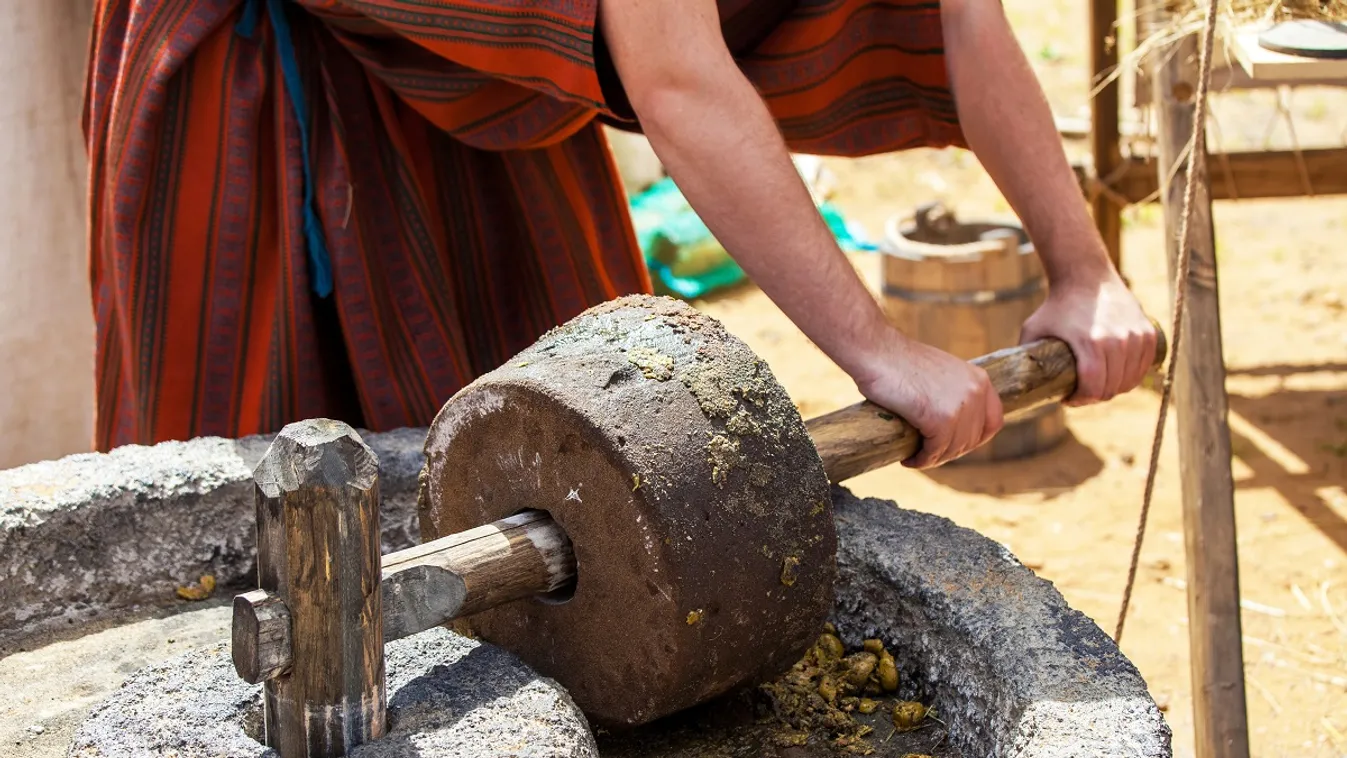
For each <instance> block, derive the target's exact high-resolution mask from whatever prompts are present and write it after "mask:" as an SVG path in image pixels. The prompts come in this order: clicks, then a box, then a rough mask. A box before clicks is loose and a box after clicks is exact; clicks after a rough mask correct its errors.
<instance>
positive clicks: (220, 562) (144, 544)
mask: <svg viewBox="0 0 1347 758" xmlns="http://www.w3.org/2000/svg"><path fill="white" fill-rule="evenodd" d="M361 437H362V439H364V440H365V442H366V443H367V444H368V445H369V446H370V448H371V449H373V450H374V452H375V454H376V455H377V456H378V457H379V470H380V489H381V493H382V497H383V503H382V506H381V511H382V514H381V520H382V528H383V543H384V545H383V549H384V552H388V551H390V550H396V549H400V548H403V547H408V546H410V545H413V544H416V543H418V542H420V534H419V531H418V527H417V517H416V479H417V475H418V474H419V473H420V470H421V466H422V465H423V463H424V461H425V458H424V455H423V453H422V445H423V444H424V442H425V430H424V429H400V430H397V431H393V432H387V433H382V434H372V433H365V432H362V433H361ZM270 443H271V437H269V436H266V437H247V438H244V439H240V440H227V439H222V438H218V437H202V438H198V439H194V440H190V441H187V442H164V443H160V444H158V445H153V446H142V445H128V446H126V447H121V448H117V449H115V450H113V451H112V452H110V453H106V454H103V453H88V454H80V455H72V456H67V457H65V458H61V459H58V460H54V461H43V462H41V463H34V464H30V465H27V466H21V467H19V468H14V469H9V470H7V471H0V639H4V638H6V637H11V636H17V635H21V634H26V633H30V632H34V631H41V630H43V629H50V628H54V627H56V626H65V625H67V624H70V623H75V622H81V621H86V620H89V619H94V618H97V617H100V616H102V615H104V614H106V613H107V612H110V611H116V610H119V609H124V608H129V607H132V606H136V605H141V604H156V603H166V602H175V595H174V592H175V589H176V588H177V587H178V586H181V585H187V584H191V583H193V582H196V581H197V580H198V579H199V578H200V577H201V576H202V575H203V574H210V575H212V576H214V577H215V579H216V582H217V584H218V585H220V586H229V585H234V584H238V583H240V582H243V583H246V584H251V579H252V577H251V576H250V574H251V572H252V570H253V567H254V565H255V560H254V556H255V547H256V541H257V540H256V536H255V532H254V526H255V523H256V519H255V515H254V514H255V510H254V505H253V479H252V472H253V468H254V467H255V466H256V465H257V462H258V461H259V460H261V458H262V455H263V453H265V452H266V450H267V446H268V445H269V444H270Z"/></svg>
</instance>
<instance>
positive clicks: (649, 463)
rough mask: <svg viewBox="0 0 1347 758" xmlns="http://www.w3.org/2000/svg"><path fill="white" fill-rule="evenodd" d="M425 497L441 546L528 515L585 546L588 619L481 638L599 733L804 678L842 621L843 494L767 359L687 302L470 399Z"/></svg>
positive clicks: (618, 326) (555, 348)
mask: <svg viewBox="0 0 1347 758" xmlns="http://www.w3.org/2000/svg"><path fill="white" fill-rule="evenodd" d="M423 493H424V497H422V498H421V501H420V518H421V525H422V530H423V532H424V534H425V536H426V538H427V539H429V538H432V537H434V538H438V537H444V536H446V535H449V534H454V533H458V532H463V531H465V530H468V529H472V528H473V527H476V526H478V525H480V524H485V523H490V522H491V521H494V520H496V519H499V518H504V517H506V516H509V515H511V514H513V513H515V512H517V511H518V510H519V509H520V508H521V507H523V506H527V507H530V508H538V509H542V510H546V511H547V512H548V513H550V514H551V516H552V518H553V519H554V520H555V521H556V522H557V524H559V525H560V526H561V528H562V529H564V530H565V531H566V533H567V534H568V535H569V536H570V538H571V542H572V543H573V545H574V548H575V560H576V566H577V582H576V587H575V592H574V595H573V597H572V598H571V599H570V600H569V602H566V603H564V604H556V603H510V604H507V605H502V606H499V607H497V608H492V609H489V610H486V611H484V612H482V613H479V614H476V615H475V616H473V617H472V618H471V619H470V621H471V624H472V630H473V631H474V632H476V633H477V635H478V636H480V637H481V638H482V639H484V640H488V641H490V642H492V643H494V644H497V645H500V646H501V647H504V648H506V649H507V650H510V651H513V652H514V653H516V654H518V655H519V657H520V658H522V659H523V660H524V661H525V662H527V663H528V664H529V665H530V666H532V667H533V668H535V669H537V670H538V671H539V672H541V673H543V674H545V675H547V676H551V677H554V678H556V679H557V680H558V681H560V682H561V683H562V684H563V685H565V687H566V688H567V689H568V690H569V691H570V693H571V694H572V695H573V696H574V697H575V701H576V702H577V703H579V704H580V706H581V707H582V708H584V709H585V713H586V714H588V715H589V718H590V720H591V721H592V722H593V723H594V724H595V725H596V726H602V727H610V728H626V727H629V726H635V725H639V724H645V723H649V722H650V721H653V720H655V719H657V718H659V717H661V716H665V715H668V714H670V713H674V712H677V711H679V710H682V709H684V708H687V707H689V706H692V705H695V704H697V703H701V702H704V701H706V700H708V699H711V698H713V697H715V696H717V695H721V694H723V693H725V692H728V691H730V690H731V689H733V688H735V687H737V686H739V685H740V684H742V683H743V682H745V681H750V680H752V679H755V678H763V677H765V676H768V675H770V674H771V673H773V672H776V671H779V670H781V669H782V668H787V667H789V666H790V665H791V664H792V663H794V662H795V661H796V660H798V659H799V657H800V656H801V655H802V654H803V653H804V651H805V650H806V649H808V647H809V646H810V645H811V644H813V642H814V639H815V638H816V637H817V635H818V630H819V629H820V628H821V627H822V625H823V621H824V619H825V618H826V617H827V614H828V611H829V609H831V607H832V583H833V579H834V577H835V569H834V560H835V557H836V554H837V546H836V541H835V535H834V533H833V529H832V516H831V513H830V508H829V505H830V501H829V498H828V477H827V475H826V474H825V473H824V471H823V464H822V461H820V460H819V454H818V452H817V450H815V448H814V445H813V442H812V441H811V440H810V438H809V433H808V431H807V430H806V428H805V425H804V422H803V420H801V418H800V415H799V412H798V411H797V410H796V408H795V406H794V404H793V403H791V401H790V397H789V396H788V395H787V394H786V391H785V389H784V388H782V387H781V385H780V384H779V383H778V382H777V381H776V378H775V377H774V376H773V374H772V373H771V370H770V369H769V368H768V367H767V365H766V364H765V363H763V362H762V361H761V360H760V359H758V358H757V357H756V356H755V355H754V354H753V352H752V351H751V350H750V349H749V348H748V346H747V345H745V344H744V343H743V342H742V341H740V340H739V339H738V338H736V337H735V336H734V335H732V334H730V333H729V332H728V331H727V330H726V329H725V328H724V326H723V325H721V324H720V323H719V322H717V321H715V320H714V319H711V318H709V317H707V316H705V315H704V314H702V313H700V312H698V311H697V310H695V309H694V308H692V307H691V306H689V305H687V304H686V303H683V302H680V301H677V300H674V299H672V298H661V297H649V296H631V297H624V298H619V299H617V300H613V301H610V302H606V303H604V304H602V305H598V306H595V307H594V308H590V309H589V310H587V311H585V312H584V313H582V314H580V315H579V316H577V317H575V318H574V319H572V320H570V321H568V322H566V323H565V324H563V325H561V326H559V327H557V328H556V329H553V330H551V331H549V332H548V333H547V334H545V335H543V336H542V337H541V338H540V339H539V340H538V341H537V342H536V343H534V344H533V345H532V346H530V347H529V348H528V349H527V350H525V351H523V352H521V353H519V354H518V355H516V356H514V357H513V358H512V359H511V360H510V361H509V362H508V363H506V364H504V365H502V366H501V367H500V368H498V369H495V370H494V371H492V372H490V373H489V374H486V375H484V376H482V377H480V378H479V379H477V380H476V381H474V382H473V383H472V384H470V385H468V386H467V387H465V388H464V389H463V390H462V391H460V392H459V393H458V394H457V395H455V396H454V398H453V399H452V400H451V401H450V402H449V403H447V404H446V405H445V406H444V408H443V409H442V410H441V411H440V413H439V415H438V416H436V418H435V420H434V422H433V423H432V424H431V426H430V431H429V432H428V436H427V440H426V474H425V477H424V479H423ZM617 640H621V643H620V644H616V641H617ZM750 651H751V652H750Z"/></svg>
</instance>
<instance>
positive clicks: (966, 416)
mask: <svg viewBox="0 0 1347 758" xmlns="http://www.w3.org/2000/svg"><path fill="white" fill-rule="evenodd" d="M888 336H889V337H890V339H888V340H885V341H886V342H887V343H888V344H886V345H884V346H881V347H880V349H878V350H876V352H875V354H874V360H873V361H872V362H871V363H870V367H869V368H868V369H867V370H866V372H865V373H864V375H862V376H859V377H857V382H856V386H857V387H858V388H859V389H860V391H861V394H863V395H864V396H865V398H866V399H867V400H869V401H870V402H872V403H875V404H876V405H879V406H882V407H884V408H887V409H889V410H891V411H893V412H894V413H896V414H898V415H899V416H901V417H902V418H903V419H905V420H906V421H908V423H910V424H912V425H913V426H914V427H916V428H917V431H919V432H921V435H922V444H921V448H920V449H919V450H918V451H917V453H916V454H915V455H913V456H912V457H911V458H909V459H908V460H906V461H903V465H904V466H907V467H908V468H916V469H927V468H933V467H935V466H939V465H941V464H944V463H948V462H949V461H952V460H954V459H956V458H959V457H961V456H963V455H966V454H968V453H970V452H972V451H973V450H976V449H977V448H978V447H980V446H982V445H983V444H985V443H986V442H987V441H988V440H990V439H991V438H992V437H993V436H995V434H996V433H997V432H999V431H1000V430H1001V427H1002V425H1003V423H1004V419H1003V418H1002V408H1001V398H1000V397H998V396H997V394H996V390H995V389H994V388H993V387H992V383H991V379H990V378H989V377H988V376H987V372H986V371H984V370H982V369H981V368H979V367H978V366H975V365H973V364H972V363H969V362H967V361H963V360H960V359H959V358H956V357H954V356H953V355H950V354H949V353H946V352H944V351H942V350H938V349H936V348H934V347H931V346H929V345H923V344H921V343H919V342H916V341H914V340H911V339H908V338H906V337H903V336H902V335H901V334H899V333H898V332H897V331H896V330H894V331H893V332H892V333H891V334H890V335H888Z"/></svg>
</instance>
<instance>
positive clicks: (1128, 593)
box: [1113, 0, 1220, 644]
mask: <svg viewBox="0 0 1347 758" xmlns="http://www.w3.org/2000/svg"><path fill="white" fill-rule="evenodd" d="M1219 3H1220V0H1209V2H1208V4H1207V18H1206V23H1205V24H1204V25H1203V29H1202V51H1201V57H1200V58H1199V59H1198V81H1197V105H1196V109H1195V111H1194V113H1193V137H1192V142H1191V143H1190V144H1191V149H1190V150H1189V151H1188V181H1187V182H1186V184H1185V186H1184V190H1183V218H1182V222H1181V223H1180V225H1179V255H1178V261H1177V262H1176V264H1175V266H1174V278H1175V281H1174V313H1173V323H1172V325H1171V327H1170V335H1171V337H1170V353H1169V368H1168V370H1167V371H1166V372H1165V383H1164V386H1163V387H1162V388H1161V390H1160V413H1159V415H1158V416H1157V418H1156V420H1155V437H1154V438H1153V439H1152V441H1151V461H1150V466H1149V467H1148V468H1147V470H1146V491H1145V494H1144V495H1143V496H1142V499H1141V516H1140V518H1139V520H1138V523H1137V533H1136V541H1135V542H1134V543H1133V545H1132V560H1131V563H1130V564H1129V566H1128V568H1127V586H1126V587H1125V589H1124V590H1123V598H1122V605H1121V607H1120V608H1119V609H1118V625H1117V628H1116V630H1115V631H1114V633H1113V639H1114V641H1115V642H1117V643H1119V644H1121V643H1122V635H1123V626H1124V624H1125V623H1126V621H1127V608H1128V606H1129V605H1131V602H1132V590H1133V588H1134V587H1135V586H1136V579H1137V567H1138V565H1139V564H1140V562H1141V543H1142V542H1143V541H1144V540H1145V537H1146V520H1147V518H1148V517H1149V516H1150V510H1151V497H1152V495H1153V493H1154V492H1155V475H1156V471H1157V469H1158V468H1159V463H1160V448H1161V446H1162V444H1163V442H1164V435H1165V420H1166V418H1167V416H1168V415H1169V399H1170V396H1171V394H1172V393H1173V389H1174V374H1175V370H1176V368H1177V366H1178V360H1177V359H1178V355H1179V345H1180V343H1181V342H1182V339H1183V329H1182V326H1183V311H1184V306H1185V305H1186V304H1187V300H1188V269H1189V267H1190V265H1191V261H1192V247H1191V246H1190V245H1189V242H1188V240H1189V237H1190V235H1191V234H1192V220H1193V198H1194V196H1195V195H1196V194H1197V180H1198V175H1199V174H1200V173H1202V172H1205V171H1206V168H1207V165H1206V161H1207V130H1206V123H1207V88H1208V85H1209V83H1210V80H1211V55H1212V46H1213V42H1214V40H1215V37H1216V18H1217V12H1218V10H1219Z"/></svg>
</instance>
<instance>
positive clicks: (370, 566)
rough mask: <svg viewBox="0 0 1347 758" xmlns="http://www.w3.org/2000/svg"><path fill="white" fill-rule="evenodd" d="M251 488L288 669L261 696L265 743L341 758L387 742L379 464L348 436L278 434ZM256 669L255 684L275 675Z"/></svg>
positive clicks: (309, 426)
mask: <svg viewBox="0 0 1347 758" xmlns="http://www.w3.org/2000/svg"><path fill="white" fill-rule="evenodd" d="M253 478H254V482H255V487H256V501H257V518H258V531H259V534H260V535H267V537H268V540H270V542H269V543H268V544H267V545H265V546H264V548H265V549H262V550H259V555H258V561H259V575H260V578H261V585H262V586H261V589H262V590H265V591H266V593H268V594H271V595H275V596H277V597H278V598H279V599H280V600H281V601H282V602H283V604H284V607H285V608H286V609H287V610H288V611H289V621H290V631H289V643H290V651H291V658H292V663H291V664H290V666H289V670H288V671H287V672H286V673H284V674H282V675H280V676H273V677H272V678H270V679H267V681H266V684H265V685H264V688H263V699H262V700H263V719H264V725H265V736H266V743H267V745H268V746H270V747H272V748H273V749H275V750H276V751H277V752H278V753H279V754H280V758H336V757H337V756H343V755H346V754H347V753H348V752H350V750H351V749H353V748H355V747H356V746H358V745H361V744H364V743H366V742H369V741H372V740H375V739H378V738H379V737H382V736H383V734H384V732H385V730H386V721H385V719H386V708H387V689H386V684H385V680H384V655H383V652H384V650H383V646H384V639H383V620H382V606H381V602H380V597H381V593H379V592H377V591H372V590H373V588H376V587H378V586H379V464H378V460H377V459H376V458H375V456H374V453H373V452H372V451H371V450H370V449H369V448H368V447H366V446H365V444H364V443H363V442H362V441H361V440H360V438H359V437H358V436H357V435H356V433H355V431H354V430H353V429H351V428H350V427H349V426H347V425H346V424H343V423H341V422H336V421H329V420H326V419H315V420H311V421H303V422H299V423H295V424H290V425H288V426H286V427H285V428H284V429H282V430H281V433H280V434H279V435H277V437H276V439H275V440H274V441H273V442H272V443H271V446H270V447H269V448H268V449H267V452H266V454H265V455H264V456H263V458H262V461H261V462H260V463H259V464H258V465H257V469H256V470H255V471H254V473H253ZM272 561H280V562H281V564H282V566H283V569H282V568H281V567H279V566H274V565H269V564H270V562H272ZM260 607H263V608H268V607H269V606H265V605H262V606H260ZM235 609H236V611H237V610H238V606H237V605H236V606H235ZM269 610H270V613H269V614H268V615H269V616H272V617H274V616H276V615H278V614H277V613H276V609H275V608H274V607H269ZM235 621H236V624H237V623H239V621H240V620H239V619H237V618H236V619H235ZM263 626H274V625H272V624H262V623H259V624H258V627H259V628H262V627H263ZM236 628H237V627H236ZM282 637H283V635H282ZM272 638H273V639H275V638H276V637H275V635H273V636H272ZM262 658H265V660H264V661H261V662H259V665H257V666H256V671H255V674H256V675H257V676H262V675H264V674H266V673H267V672H272V673H274V672H275V670H276V669H277V668H278V667H279V666H280V664H279V663H278V662H276V660H275V656H273V655H267V656H262ZM259 660H260V659H259ZM235 665H236V667H237V662H236V664H235Z"/></svg>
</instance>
